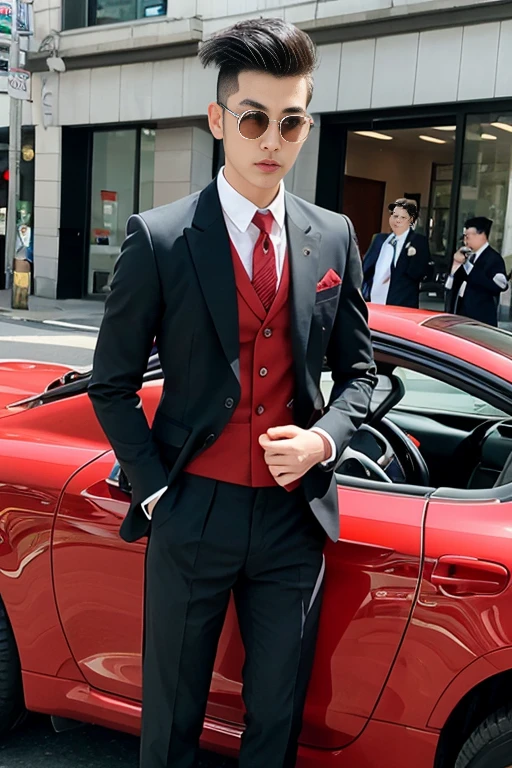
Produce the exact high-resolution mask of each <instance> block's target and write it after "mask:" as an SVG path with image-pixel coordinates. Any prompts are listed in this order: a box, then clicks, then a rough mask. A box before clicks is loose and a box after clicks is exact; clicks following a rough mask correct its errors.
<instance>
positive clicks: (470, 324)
mask: <svg viewBox="0 0 512 768" xmlns="http://www.w3.org/2000/svg"><path fill="white" fill-rule="evenodd" d="M423 325H424V326H425V327H426V328H434V329H435V330H436V331H443V333H449V334H450V335H451V336H458V337H459V338H460V339H467V340H468V341H472V342H473V344H478V346H480V347H485V349H488V350H490V351H491V352H496V353H497V354H499V355H503V356H504V357H508V359H509V360H512V333H509V331H504V330H503V329H502V328H492V327H491V326H490V325H484V324H483V323H479V322H477V321H476V320H469V319H468V318H466V317H453V316H451V315H438V316H436V317H432V318H430V319H429V320H425V322H424V323H423Z"/></svg>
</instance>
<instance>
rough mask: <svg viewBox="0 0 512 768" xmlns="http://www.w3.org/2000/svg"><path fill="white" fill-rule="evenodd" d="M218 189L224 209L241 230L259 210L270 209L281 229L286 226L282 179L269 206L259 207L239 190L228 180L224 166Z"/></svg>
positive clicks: (241, 230) (219, 176) (244, 230)
mask: <svg viewBox="0 0 512 768" xmlns="http://www.w3.org/2000/svg"><path fill="white" fill-rule="evenodd" d="M217 190H218V193H219V199H220V204H221V207H222V210H223V211H224V213H225V214H226V216H228V217H229V218H230V219H231V221H232V222H233V224H234V225H235V227H237V229H239V230H240V232H246V231H247V228H248V227H249V224H250V223H251V222H252V220H253V218H254V214H255V213H256V212H257V211H262V212H264V211H270V212H271V214H272V216H273V217H274V220H275V222H276V224H277V226H278V227H279V229H280V230H282V229H283V227H284V220H285V206H284V184H283V182H282V181H281V183H280V185H279V192H278V193H277V196H276V197H275V198H274V200H273V201H272V202H271V203H270V205H269V206H268V208H258V206H257V205H254V203H251V201H250V200H248V199H247V198H246V197H244V196H243V195H241V194H240V192H237V191H236V189H234V187H232V186H231V184H230V183H229V182H228V181H227V180H226V177H225V176H224V168H221V169H220V171H219V174H218V176H217Z"/></svg>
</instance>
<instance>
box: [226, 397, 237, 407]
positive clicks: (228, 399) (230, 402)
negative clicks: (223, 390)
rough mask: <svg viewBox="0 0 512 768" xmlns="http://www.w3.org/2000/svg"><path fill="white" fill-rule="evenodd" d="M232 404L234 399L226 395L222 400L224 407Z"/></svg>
mask: <svg viewBox="0 0 512 768" xmlns="http://www.w3.org/2000/svg"><path fill="white" fill-rule="evenodd" d="M234 404H235V401H234V400H233V398H232V397H226V399H225V400H224V407H225V408H232V407H233V406H234Z"/></svg>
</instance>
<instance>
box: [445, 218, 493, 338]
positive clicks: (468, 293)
mask: <svg viewBox="0 0 512 768" xmlns="http://www.w3.org/2000/svg"><path fill="white" fill-rule="evenodd" d="M491 227H492V221H491V220H490V219H488V218H486V217H485V216H475V217H474V218H472V219H468V220H467V221H466V223H465V225H464V241H465V244H466V248H465V249H464V250H458V251H457V252H456V253H455V254H454V257H453V264H452V270H451V274H450V275H449V277H448V280H447V281H446V289H447V295H446V308H447V311H448V312H453V313H454V314H455V315H465V316H466V317H470V318H472V319H473V320H480V322H482V323H487V324H488V325H494V326H497V325H498V306H499V299H500V294H501V293H502V292H503V291H506V290H507V288H508V278H507V274H506V272H507V270H506V267H505V262H504V261H503V259H502V257H501V256H500V254H499V253H498V251H495V250H494V248H491V246H490V245H489V235H490V233H491Z"/></svg>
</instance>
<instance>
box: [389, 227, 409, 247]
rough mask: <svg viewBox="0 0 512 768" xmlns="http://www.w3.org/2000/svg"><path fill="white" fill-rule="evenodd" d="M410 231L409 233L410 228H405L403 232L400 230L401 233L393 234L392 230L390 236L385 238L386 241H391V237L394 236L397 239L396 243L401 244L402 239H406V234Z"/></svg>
mask: <svg viewBox="0 0 512 768" xmlns="http://www.w3.org/2000/svg"><path fill="white" fill-rule="evenodd" d="M410 233H411V230H410V229H406V230H405V232H402V234H401V235H395V233H394V232H392V233H391V234H390V236H389V237H388V239H387V240H386V242H387V243H390V242H391V241H392V239H393V238H394V237H396V239H397V245H398V244H400V245H401V244H402V243H403V242H404V240H406V239H407V236H408V235H410Z"/></svg>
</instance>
